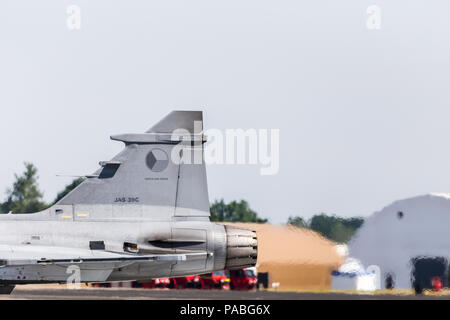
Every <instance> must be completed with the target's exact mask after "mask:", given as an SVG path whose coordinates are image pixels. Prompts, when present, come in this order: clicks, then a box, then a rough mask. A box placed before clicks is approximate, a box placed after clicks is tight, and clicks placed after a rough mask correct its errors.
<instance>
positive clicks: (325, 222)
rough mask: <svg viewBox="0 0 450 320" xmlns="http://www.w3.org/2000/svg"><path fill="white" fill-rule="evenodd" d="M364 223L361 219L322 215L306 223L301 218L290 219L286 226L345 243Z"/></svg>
mask: <svg viewBox="0 0 450 320" xmlns="http://www.w3.org/2000/svg"><path fill="white" fill-rule="evenodd" d="M363 223H364V219H363V218H359V217H354V218H342V217H338V216H335V215H326V214H324V213H322V214H319V215H315V216H313V217H312V218H311V219H309V220H308V221H306V220H305V219H303V218H302V217H299V216H296V217H290V218H289V220H288V224H289V225H292V226H295V227H299V228H306V229H310V230H313V231H316V232H318V233H320V234H321V235H323V236H324V237H325V238H328V239H330V240H332V241H334V242H338V243H347V242H348V241H349V240H350V239H351V238H352V236H353V235H354V234H355V233H356V231H357V230H358V229H359V228H360V227H361V226H362V224H363Z"/></svg>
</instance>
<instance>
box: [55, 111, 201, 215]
mask: <svg viewBox="0 0 450 320" xmlns="http://www.w3.org/2000/svg"><path fill="white" fill-rule="evenodd" d="M111 138H112V139H113V140H116V141H121V142H123V143H124V144H125V149H124V150H123V151H122V152H121V153H119V154H118V155H117V156H115V157H114V158H113V159H111V160H110V161H102V162H100V165H101V168H100V169H99V170H98V171H97V172H95V173H94V174H93V175H90V176H88V177H87V179H86V181H84V182H83V183H82V184H81V185H80V186H79V187H78V188H76V189H75V190H73V191H72V192H71V193H69V194H68V195H67V196H66V197H65V198H63V199H62V200H61V201H60V202H59V203H58V205H63V206H64V205H71V206H74V208H75V210H74V211H75V214H76V215H75V218H76V219H77V217H78V215H77V213H78V212H81V211H82V213H83V215H82V216H81V218H83V219H84V220H87V219H100V220H102V219H107V218H108V217H113V218H114V219H118V218H120V212H126V214H125V215H126V216H127V217H133V218H139V217H141V218H144V219H150V220H151V219H152V218H154V219H155V220H160V219H165V218H170V217H173V216H179V217H209V197H208V186H207V178H206V168H205V164H204V161H203V144H204V142H205V139H204V136H203V115H202V112H199V111H174V112H172V113H170V114H169V115H168V116H166V117H165V118H164V119H163V120H161V121H160V122H158V123H157V124H156V125H154V126H153V127H151V128H150V129H149V130H148V131H147V132H146V133H131V134H121V135H114V136H112V137H111ZM90 206H96V210H91V209H90ZM99 206H102V209H101V210H98V209H99ZM123 207H127V210H122V208H123ZM90 211H92V212H94V211H95V215H96V217H94V216H92V215H90V214H89V212H90ZM124 218H126V217H124ZM80 220H82V219H80Z"/></svg>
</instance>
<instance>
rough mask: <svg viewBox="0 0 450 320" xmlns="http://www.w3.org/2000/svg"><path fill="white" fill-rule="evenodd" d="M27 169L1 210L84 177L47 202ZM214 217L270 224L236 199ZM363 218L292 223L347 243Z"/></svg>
mask: <svg viewBox="0 0 450 320" xmlns="http://www.w3.org/2000/svg"><path fill="white" fill-rule="evenodd" d="M24 165H25V170H24V171H23V173H22V174H21V175H17V174H15V181H14V183H13V186H12V188H10V189H8V190H7V191H6V199H5V202H3V203H0V213H9V212H12V213H33V212H39V211H42V210H45V209H46V208H49V207H51V206H52V205H54V204H55V203H57V202H58V201H59V200H61V199H62V198H64V197H65V196H66V195H67V194H68V193H69V192H70V191H72V190H73V189H75V188H76V187H77V186H78V185H80V184H81V183H82V182H83V181H84V179H83V178H77V179H75V180H73V181H72V183H70V184H69V185H67V186H66V187H65V188H64V190H62V191H61V192H59V193H58V195H57V196H56V198H55V199H54V200H53V202H51V203H46V202H45V201H44V197H43V193H42V192H41V191H40V189H39V185H38V178H39V177H38V175H37V174H38V170H37V168H36V167H35V166H34V165H33V164H32V163H28V162H26V163H25V164H24ZM211 220H212V221H214V222H247V223H267V222H268V220H267V219H264V218H261V217H260V216H259V215H258V213H257V212H256V211H254V210H252V209H251V208H250V206H249V204H248V202H247V201H245V200H241V201H232V202H230V203H225V202H224V200H223V199H222V200H220V201H218V200H216V201H215V202H214V203H213V204H212V205H211ZM363 222H364V220H363V219H362V218H341V217H338V216H335V215H331V216H329V215H326V214H324V213H322V214H320V215H315V216H314V217H312V218H311V219H310V220H308V221H306V220H304V219H303V218H302V217H300V216H295V217H290V218H289V220H288V224H289V225H292V226H295V227H299V228H306V229H310V230H313V231H316V232H319V233H320V234H322V235H323V236H324V237H326V238H328V239H330V240H332V241H335V242H338V243H345V242H348V241H349V240H350V238H351V237H352V236H353V235H354V233H355V232H356V230H358V228H359V227H361V225H362V224H363Z"/></svg>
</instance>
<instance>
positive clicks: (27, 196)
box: [0, 162, 84, 213]
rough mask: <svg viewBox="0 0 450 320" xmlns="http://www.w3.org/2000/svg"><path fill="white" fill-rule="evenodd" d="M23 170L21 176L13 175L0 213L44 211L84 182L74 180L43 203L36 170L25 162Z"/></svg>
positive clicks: (80, 179) (79, 179)
mask: <svg viewBox="0 0 450 320" xmlns="http://www.w3.org/2000/svg"><path fill="white" fill-rule="evenodd" d="M24 165H25V170H24V172H23V173H22V174H21V175H17V174H15V175H14V176H15V181H14V183H13V186H12V188H10V189H8V190H7V191H6V200H5V202H3V203H0V213H9V212H12V213H34V212H39V211H42V210H45V209H47V208H49V207H51V206H52V205H54V204H55V203H56V202H58V201H59V200H61V199H62V198H64V197H65V196H66V195H67V194H68V193H69V192H70V191H72V190H73V189H75V188H76V187H77V186H78V185H79V184H80V183H82V182H83V181H84V179H83V178H78V179H75V180H74V181H73V182H72V183H71V184H69V185H68V186H66V187H65V189H64V190H62V191H61V192H60V193H58V195H57V197H56V198H55V200H54V201H53V202H51V203H46V202H45V201H44V194H43V193H42V191H40V189H39V184H38V179H39V177H38V175H37V173H38V170H37V168H36V167H35V166H34V165H33V164H32V163H29V162H25V164H24Z"/></svg>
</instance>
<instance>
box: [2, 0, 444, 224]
mask: <svg viewBox="0 0 450 320" xmlns="http://www.w3.org/2000/svg"><path fill="white" fill-rule="evenodd" d="M71 4H75V5H78V6H79V7H80V8H81V30H74V31H69V29H68V28H67V26H66V19H67V13H66V9H67V7H68V6H69V5H71ZM373 4H375V5H378V6H379V7H380V8H381V10H382V11H381V29H380V30H369V29H368V28H367V26H366V20H367V14H366V9H367V7H368V6H369V5H373ZM449 12H450V4H449V3H448V1H438V0H436V1H426V0H421V1H418V0H389V1H387V0H376V1H365V0H363V1H356V0H354V1H349V0H340V1H336V0H329V1H325V0H314V1H313V0H310V1H298V0H276V1H275V0H270V1H269V0H226V1H215V0H202V1H199V0H188V1H187V0H176V1H174V0H164V1H161V0H159V1H153V0H145V1H144V0H143V1H137V0H132V1H124V0H122V1H112V0H101V1H100V0H72V1H47V0H41V1H34V0H27V1H24V0H7V1H5V0H4V1H2V2H1V3H0V110H1V114H0V116H1V124H0V150H1V152H2V157H1V163H2V165H1V166H0V191H1V192H3V191H4V190H6V188H7V187H8V186H10V185H11V183H12V182H13V180H14V176H13V174H14V173H15V172H21V171H22V170H23V165H22V163H23V161H32V162H34V163H35V164H36V165H37V166H38V168H39V170H40V171H39V173H40V185H41V189H42V190H44V191H45V197H46V199H48V200H51V199H53V198H54V197H55V195H56V193H57V191H59V190H60V189H61V188H63V186H64V185H65V184H67V183H68V182H70V181H71V179H70V178H58V177H56V176H55V175H56V174H69V175H70V174H75V175H77V174H79V175H83V174H89V173H92V172H93V171H95V170H96V169H97V168H98V162H99V161H100V160H108V159H110V158H111V157H112V156H114V155H115V154H116V153H117V152H119V151H120V150H121V149H122V145H121V144H120V143H117V142H112V141H109V135H111V134H116V133H123V132H133V131H135V132H143V131H145V130H147V129H148V128H149V127H151V125H152V124H154V123H155V122H156V121H158V120H159V119H160V118H162V117H163V116H164V115H165V114H166V113H168V112H170V111H171V110H175V109H187V110H189V109H195V110H197V109H200V110H204V111H205V116H206V121H205V122H206V126H207V127H208V128H220V129H226V128H243V129H247V128H258V129H259V128H267V129H271V128H275V129H280V134H281V154H280V161H281V162H280V172H279V174H278V175H275V176H269V177H267V176H261V175H260V170H259V167H257V166H209V167H208V175H209V186H210V198H211V200H214V199H216V198H222V197H223V198H224V199H225V200H226V201H231V200H234V199H246V200H248V201H249V202H250V204H251V206H252V207H253V208H254V209H255V210H257V211H258V212H259V213H260V215H262V216H264V217H268V218H270V220H271V221H272V222H274V223H283V222H286V220H287V218H288V217H289V216H290V215H302V216H304V217H310V216H312V215H313V214H316V213H320V212H327V213H335V214H338V215H343V216H355V215H360V216H367V215H369V214H371V213H372V212H374V211H376V210H379V209H381V208H382V207H384V206H386V205H388V204H389V203H391V202H392V201H394V200H396V199H399V198H405V197H409V196H414V195H418V194H423V193H428V192H450V145H449V137H450V125H449V123H450V102H449V99H448V96H449V93H450V81H449V77H450V73H449V71H450V65H449V59H450V45H449V34H450V19H449Z"/></svg>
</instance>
